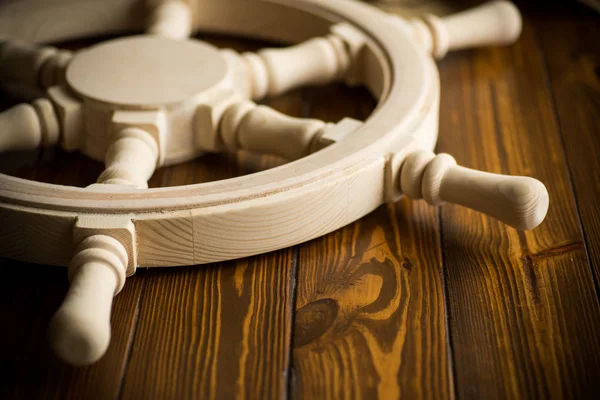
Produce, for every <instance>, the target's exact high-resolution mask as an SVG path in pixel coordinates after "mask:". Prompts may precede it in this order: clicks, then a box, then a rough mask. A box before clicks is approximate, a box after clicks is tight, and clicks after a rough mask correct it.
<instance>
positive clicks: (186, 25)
mask: <svg viewBox="0 0 600 400" xmlns="http://www.w3.org/2000/svg"><path fill="white" fill-rule="evenodd" d="M150 7H151V11H150V18H149V20H148V24H147V28H146V33H148V34H151V35H157V36H164V37H168V38H171V39H187V38H188V37H189V36H190V34H191V33H192V12H191V10H190V7H189V6H188V5H187V4H186V3H185V2H183V1H181V0H158V1H157V0H151V1H150Z"/></svg>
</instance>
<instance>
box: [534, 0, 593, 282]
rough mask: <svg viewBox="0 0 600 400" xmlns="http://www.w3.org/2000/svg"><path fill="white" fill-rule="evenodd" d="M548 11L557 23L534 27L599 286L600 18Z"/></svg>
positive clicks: (585, 12) (583, 11) (582, 11)
mask: <svg viewBox="0 0 600 400" xmlns="http://www.w3.org/2000/svg"><path fill="white" fill-rule="evenodd" d="M549 12H553V13H554V15H553V18H547V17H546V16H545V15H541V16H539V17H537V18H536V19H535V21H534V22H535V26H536V28H537V32H538V35H539V36H540V38H541V44H542V49H543V51H544V57H545V60H546V63H547V66H548V72H549V81H550V87H551V89H552V93H553V95H554V102H555V104H556V110H557V113H558V122H559V126H560V132H561V134H562V140H563V142H564V146H565V151H566V156H567V162H568V164H569V169H570V172H571V178H572V180H573V186H574V189H575V195H576V199H577V208H578V210H579V214H580V216H581V223H582V225H583V231H584V234H585V237H586V246H587V250H588V254H589V257H590V261H591V264H592V268H593V271H594V274H595V277H596V282H600V209H599V208H598V194H599V193H600V156H599V154H600V41H599V40H598V38H599V37H600V16H599V15H598V14H596V13H594V12H592V11H590V10H589V9H587V8H583V7H582V8H575V7H569V8H566V7H560V8H558V7H553V8H551V11H546V14H547V13H549ZM575 21H576V22H575Z"/></svg>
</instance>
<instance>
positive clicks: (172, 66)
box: [0, 0, 548, 365]
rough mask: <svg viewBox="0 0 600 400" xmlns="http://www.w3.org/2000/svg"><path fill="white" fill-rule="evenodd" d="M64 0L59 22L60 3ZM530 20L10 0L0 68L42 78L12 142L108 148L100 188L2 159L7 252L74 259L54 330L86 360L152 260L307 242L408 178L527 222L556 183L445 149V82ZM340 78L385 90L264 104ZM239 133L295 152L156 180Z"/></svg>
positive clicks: (498, 15)
mask: <svg viewBox="0 0 600 400" xmlns="http://www.w3.org/2000/svg"><path fill="white" fill-rule="evenodd" d="M42 3H43V5H42ZM36 5H37V7H35V6H36ZM99 8H102V9H101V10H100V9H99ZM51 16H54V17H55V18H59V16H60V23H58V22H56V23H49V21H48V20H49V19H50V18H51ZM45 22H48V23H45ZM520 30H521V19H520V15H519V12H518V10H517V9H516V7H515V6H514V5H512V4H511V3H509V2H503V1H500V2H492V3H487V4H484V5H482V6H479V7H477V8H475V9H472V10H469V11H466V12H463V13H460V14H456V15H453V16H450V17H445V18H438V17H435V16H433V15H429V16H427V17H425V18H424V19H414V20H404V19H401V18H399V17H397V16H392V15H388V14H386V13H385V12H382V11H380V10H377V9H375V8H374V7H371V6H369V5H366V4H364V3H359V2H357V1H351V0H295V1H293V0H254V1H239V0H214V1H212V0H197V1H193V2H189V3H188V2H184V1H181V0H173V1H156V0H155V1H150V2H143V1H139V0H137V1H136V0H125V1H119V2H117V1H114V0H110V1H106V2H90V1H67V0H53V1H50V2H47V1H46V2H41V1H39V0H25V1H22V2H8V3H6V4H4V5H0V35H2V37H3V38H2V39H1V41H0V81H1V83H2V84H3V85H10V86H11V87H13V88H17V89H19V90H29V91H31V90H35V91H38V92H39V93H40V96H39V97H38V98H37V99H35V100H34V101H33V102H31V103H23V104H19V105H16V106H14V107H12V108H10V109H8V110H7V111H5V112H3V113H1V114H0V151H2V152H5V151H14V150H26V149H34V148H37V147H39V146H60V147H62V148H63V149H64V150H66V151H79V152H81V153H83V154H84V155H86V156H88V157H90V158H92V159H94V160H99V161H102V162H104V163H105V166H106V168H105V170H104V172H102V174H101V175H100V176H99V177H98V180H97V183H95V184H93V185H91V186H89V187H87V188H76V187H68V186H59V185H52V184H45V183H40V182H33V181H28V180H23V179H19V178H15V177H11V176H7V175H0V215H1V218H0V221H1V223H0V226H1V227H0V255H1V256H3V257H8V258H13V259H17V260H22V261H29V262H43V263H46V264H52V265H66V266H68V277H69V279H70V282H71V286H70V289H69V292H68V293H67V295H66V298H65V300H64V302H63V304H62V306H61V307H60V309H59V310H58V311H57V312H56V314H55V316H54V318H53V319H52V321H51V324H50V328H49V332H50V333H49V334H50V339H51V345H52V347H53V348H54V350H55V351H56V352H57V353H58V355H59V356H60V357H62V358H63V359H64V360H65V361H67V362H70V363H73V364H77V365H81V364H88V363H92V362H94V361H96V360H98V359H99V358H100V357H101V356H102V355H103V354H104V352H105V351H106V349H107V347H108V344H109V341H110V312H111V304H112V298H113V296H114V295H116V294H118V293H119V291H121V289H122V288H123V285H124V284H125V282H126V278H127V277H128V276H131V275H132V274H134V273H135V271H136V268H138V267H140V266H143V267H168V266H179V265H191V264H205V263H211V262H216V261H222V260H228V259H234V258H239V257H245V256H250V255H254V254H258V253H264V252H269V251H273V250H276V249H280V248H284V247H288V246H292V245H294V244H297V243H301V242H304V241H307V240H310V239H312V238H315V237H318V236H321V235H324V234H326V233H328V232H331V231H333V230H335V229H338V228H340V227H342V226H344V225H346V224H349V223H350V222H352V221H355V220H357V219H359V218H361V217H362V216H364V215H365V214H367V213H369V212H371V211H372V210H374V209H375V208H377V207H378V206H379V205H381V204H382V203H384V202H393V201H396V200H398V199H399V198H400V196H402V195H406V196H408V197H410V198H413V199H421V198H422V199H424V200H425V201H426V202H428V203H429V204H431V205H434V206H437V205H441V204H443V203H444V202H450V203H456V204H461V205H463V206H465V207H470V208H472V209H475V210H478V211H481V212H483V213H486V214H488V215H490V216H493V217H495V218H497V219H499V220H501V221H503V222H504V223H506V224H508V225H511V226H513V227H515V228H517V229H532V228H534V227H535V226H537V225H538V224H539V223H540V222H541V221H542V220H543V219H544V217H545V215H546V211H547V209H548V194H547V191H546V189H545V187H544V185H543V184H542V183H540V182H539V181H537V180H535V179H533V178H529V177H512V176H504V175H496V174H490V173H485V172H480V171H475V170H471V169H467V168H464V167H461V166H458V165H456V162H455V160H454V158H452V156H450V155H448V154H438V155H435V154H434V153H433V152H432V150H433V148H434V146H435V143H436V140H437V132H438V111H439V99H440V96H439V91H440V87H439V85H440V84H439V78H438V73H437V69H436V66H435V63H434V58H435V59H440V58H442V57H444V55H445V54H446V53H447V52H448V51H451V50H455V49H461V48H466V47H473V46H484V45H502V44H509V43H512V42H513V41H515V40H516V39H517V38H518V36H519V34H520ZM142 31H144V33H143V34H142V33H141V32H142ZM196 31H200V32H217V33H226V34H231V35H239V36H246V37H253V38H259V39H269V40H276V41H279V42H282V43H288V44H292V47H287V48H276V49H266V50H262V51H260V52H258V53H243V54H239V53H237V52H235V51H233V50H227V49H225V50H220V49H217V48H215V47H213V46H212V45H209V44H207V43H204V42H202V41H201V40H197V39H190V38H189V36H190V34H191V33H195V32H196ZM115 33H127V34H129V35H130V36H124V37H120V38H116V39H112V40H108V41H106V42H103V43H100V44H97V45H94V46H91V47H88V48H86V49H83V50H80V51H76V52H70V51H65V50H59V49H56V48H53V47H48V46H45V45H43V43H48V42H57V41H60V40H65V39H72V38H79V37H85V36H90V35H94V34H115ZM28 43H31V44H28ZM33 43H37V44H33ZM333 81H344V82H346V83H347V84H349V85H364V86H365V87H367V88H368V90H369V91H370V92H371V93H372V95H373V96H374V97H375V98H376V99H377V100H378V105H377V108H376V109H375V111H374V112H373V113H372V114H371V115H370V116H369V117H368V118H367V119H366V120H365V121H358V120H354V119H350V118H346V119H342V120H341V121H339V122H338V123H325V122H323V121H320V120H316V119H300V118H292V117H289V116H286V115H283V114H281V113H279V112H277V111H275V110H273V109H271V108H269V107H266V106H263V105H258V104H257V102H259V101H260V100H261V99H263V98H265V97H267V96H269V97H270V96H277V95H279V94H281V93H283V92H286V91H288V90H289V89H292V88H295V87H299V86H302V85H323V84H327V83H330V82H333ZM238 149H243V150H247V151H251V152H255V153H259V154H275V155H278V156H281V157H283V158H285V159H287V160H289V161H290V162H289V163H286V164H284V165H282V166H279V167H277V168H273V169H270V170H266V171H262V172H258V173H254V174H251V175H249V176H244V177H238V178H233V179H227V180H224V181H218V182H210V183H205V184H195V185H187V186H178V187H171V188H154V189H148V186H147V181H148V179H149V178H150V177H151V176H152V174H153V173H154V171H155V170H156V169H157V168H161V167H163V166H167V165H172V164H175V163H181V162H184V161H187V160H191V159H194V158H196V157H198V156H201V155H202V154H203V153H206V152H235V151H236V150H238Z"/></svg>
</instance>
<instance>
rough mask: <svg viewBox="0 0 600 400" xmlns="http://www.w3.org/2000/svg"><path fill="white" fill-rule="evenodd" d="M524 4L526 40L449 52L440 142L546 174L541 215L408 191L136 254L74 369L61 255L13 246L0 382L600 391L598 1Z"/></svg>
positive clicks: (71, 157)
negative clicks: (251, 235) (53, 332)
mask: <svg viewBox="0 0 600 400" xmlns="http://www.w3.org/2000/svg"><path fill="white" fill-rule="evenodd" d="M520 6H521V8H522V9H523V8H525V9H524V13H525V22H524V29H523V34H522V37H521V39H520V40H519V42H518V43H517V44H516V45H515V46H513V47H510V48H495V49H482V50H477V51H469V52H461V53H457V54H451V55H449V56H448V57H447V58H446V59H445V60H444V61H442V62H441V63H440V75H441V80H442V98H441V102H442V107H441V115H440V140H439V143H438V147H437V150H438V151H439V152H449V153H451V154H453V155H454V156H455V157H456V159H457V161H458V162H459V163H460V164H462V165H464V166H468V167H474V168H478V169H483V170H488V171H491V172H498V173H509V174H516V175H519V174H524V175H532V176H534V177H536V178H539V179H540V180H542V181H543V182H544V183H545V184H546V185H547V187H548V190H549V192H550V197H551V205H550V211H549V214H548V217H547V219H546V221H545V222H544V223H543V224H542V225H541V226H540V227H539V228H537V229H536V230H534V231H531V232H518V231H516V230H514V229H511V228H507V227H506V226H503V225H501V224H499V223H498V222H496V221H494V220H492V219H490V218H487V217H484V216H481V215H479V214H476V213H474V212H471V211H469V210H466V209H463V208H459V207H455V206H445V207H442V208H440V209H435V208H432V207H429V206H427V205H426V204H424V203H423V202H422V201H420V202H414V201H409V200H406V199H403V200H401V201H400V202H398V203H396V204H389V205H387V206H382V207H380V208H379V209H377V210H376V211H374V212H373V213H371V214H369V215H368V216H366V217H365V218H363V219H361V220H359V221H357V222H355V223H353V224H351V225H349V226H347V227H345V228H343V229H340V230H338V231H335V232H333V233H331V234H329V235H327V236H324V237H322V238H319V239H317V240H313V241H311V242H308V243H305V244H302V245H300V246H296V247H294V248H290V249H285V250H281V251H278V252H275V253H271V254H265V255H261V256H257V257H251V258H248V259H243V260H238V261H233V262H226V263H220V264H214V265H209V266H204V267H195V266H190V267H185V268H177V269H150V270H145V269H140V270H138V272H137V274H136V275H135V276H134V277H133V278H131V279H129V280H128V282H127V285H126V287H125V290H124V291H123V292H122V293H121V294H120V295H119V296H118V297H117V298H116V301H115V306H114V311H113V319H112V325H113V338H112V344H111V347H110V349H109V351H108V353H107V354H106V356H105V357H104V358H103V359H102V360H101V361H100V362H98V363H97V364H96V365H94V366H91V367H86V368H79V369H76V368H72V367H69V366H67V365H64V364H63V363H61V362H60V361H59V360H58V359H56V358H55V357H54V356H53V355H52V354H51V352H50V350H49V349H48V346H47V342H46V328H47V325H48V321H49V319H50V317H51V315H52V313H53V312H54V311H55V310H56V308H57V307H58V305H59V303H60V301H61V300H62V297H63V296H64V294H65V293H66V290H67V286H68V283H67V278H66V273H65V270H64V269H63V268H58V267H49V266H40V265H33V264H24V263H17V262H12V261H9V260H2V271H3V275H2V279H1V280H0V321H1V326H2V328H1V329H0V332H1V333H0V398H18V399H42V398H44V399H45V398H56V399H63V398H74V399H112V398H123V399H152V398H164V399H189V398H190V399H191V398H195V399H199V398H218V399H226V398H232V397H234V396H238V397H239V398H259V399H266V398H280V397H286V396H287V397H289V398H298V399H319V398H330V399H339V398H365V399H372V398H375V396H377V395H379V396H380V397H381V398H397V397H398V396H402V397H404V398H409V399H411V398H421V397H422V398H434V399H442V398H453V397H458V398H461V399H462V398H472V399H493V398H542V399H545V398H583V397H586V396H587V397H591V396H593V393H594V392H595V394H596V396H598V394H597V393H598V390H599V389H600V306H599V302H598V293H599V292H598V283H599V279H600V207H598V201H599V200H600V196H599V193H600V158H599V156H598V154H600V40H599V38H600V17H598V15H596V14H594V13H593V12H591V11H589V10H588V9H585V8H583V7H582V6H577V5H574V4H573V3H571V2H562V3H561V4H560V5H547V4H546V3H544V7H543V8H541V7H539V6H535V5H530V6H527V4H520ZM536 7H538V8H536ZM210 41H211V42H213V43H215V44H218V45H227V46H235V47H236V48H237V49H244V48H254V45H255V44H253V43H249V42H245V41H231V40H227V39H222V38H214V39H211V40H210ZM86 44H89V42H87V43H86ZM257 45H258V44H257ZM75 46H76V45H75ZM5 100H6V101H5V103H6V104H5V105H8V102H9V101H8V100H7V99H5ZM268 103H269V105H271V106H274V107H276V108H277V109H279V110H281V111H283V112H287V113H289V114H292V115H296V116H305V117H308V116H313V117H318V118H322V119H326V120H331V121H337V120H339V119H340V118H342V117H344V116H349V117H354V118H365V117H367V116H368V115H369V113H370V111H371V110H372V109H373V107H374V101H373V99H372V98H371V97H370V96H369V95H368V94H367V93H366V92H365V91H364V90H360V89H349V88H346V87H344V86H341V85H337V86H330V87H327V88H309V89H303V90H298V91H295V92H292V93H290V94H288V95H286V96H283V97H281V98H279V99H276V100H272V101H269V102H268ZM279 162H280V160H277V159H274V158H267V157H263V158H259V157H255V156H251V155H248V154H239V155H230V156H224V155H208V156H205V157H203V158H200V159H198V160H197V161H195V162H192V163H188V164H185V165H180V166H177V167H174V168H167V169H163V170H160V171H159V172H157V173H156V174H155V176H154V177H153V178H152V181H151V186H165V185H184V184H189V183H193V182H202V181H210V180H216V179H224V178H228V177H232V176H236V175H240V174H247V173H252V172H254V171H257V170H260V169H264V168H268V167H272V166H274V165H277V164H278V163H279ZM0 164H1V170H2V172H7V173H10V174H13V175H17V176H21V177H25V178H30V179H36V180H40V181H44V182H53V183H61V184H71V185H79V186H85V185H87V184H89V183H91V182H93V181H94V180H95V178H96V177H97V175H98V174H99V172H100V171H101V165H100V164H98V163H95V162H93V161H89V160H87V159H85V158H84V157H82V156H80V155H77V154H65V153H63V152H61V151H59V150H46V151H44V152H41V153H27V154H9V155H3V156H2V159H1V162H0ZM0 223H1V221H0ZM596 398H597V397H596Z"/></svg>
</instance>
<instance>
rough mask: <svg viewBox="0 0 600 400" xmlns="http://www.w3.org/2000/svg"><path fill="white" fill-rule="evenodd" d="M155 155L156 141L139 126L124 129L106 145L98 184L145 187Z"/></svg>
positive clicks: (152, 167) (154, 167) (156, 160)
mask: <svg viewBox="0 0 600 400" xmlns="http://www.w3.org/2000/svg"><path fill="white" fill-rule="evenodd" d="M158 156H159V154H158V144H157V143H156V140H155V139H154V138H153V137H152V135H150V134H149V133H148V132H146V131H144V130H143V129H139V128H134V127H131V128H125V129H123V130H122V131H120V132H119V133H117V135H116V137H115V140H114V141H113V142H112V143H111V145H110V146H109V147H108V150H107V152H106V156H105V164H106V169H105V170H104V171H103V172H102V174H100V176H99V177H98V183H105V184H113V185H133V186H136V187H139V188H143V189H146V188H148V179H150V177H151V176H152V174H153V173H154V170H155V169H156V165H157V162H158Z"/></svg>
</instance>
